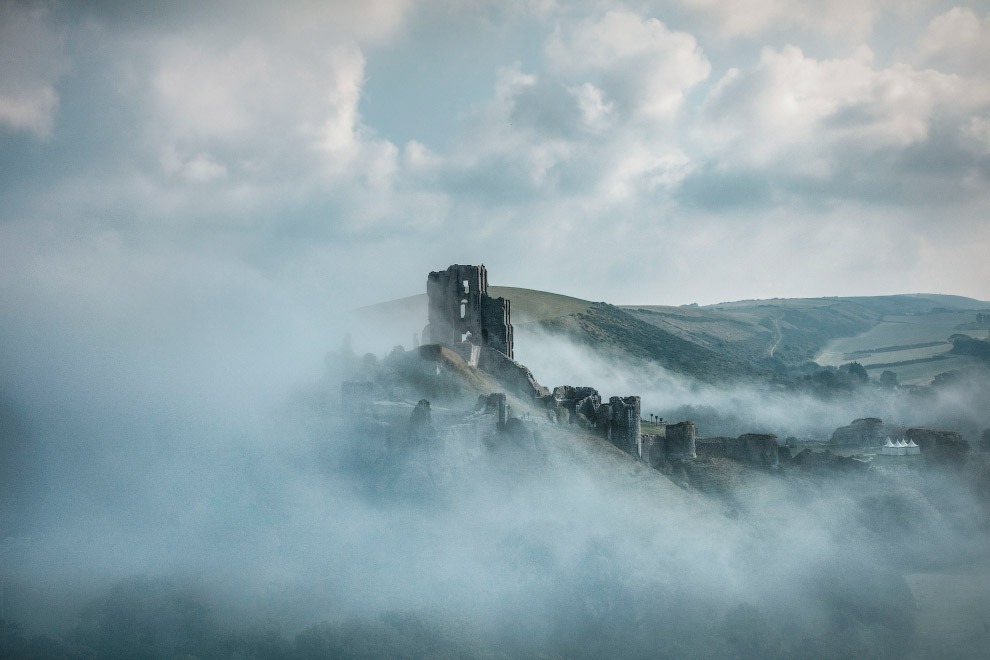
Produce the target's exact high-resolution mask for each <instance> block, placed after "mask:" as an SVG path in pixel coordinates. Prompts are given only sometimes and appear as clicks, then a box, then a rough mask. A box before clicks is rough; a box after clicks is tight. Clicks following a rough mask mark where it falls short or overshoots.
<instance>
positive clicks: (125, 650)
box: [2, 327, 990, 658]
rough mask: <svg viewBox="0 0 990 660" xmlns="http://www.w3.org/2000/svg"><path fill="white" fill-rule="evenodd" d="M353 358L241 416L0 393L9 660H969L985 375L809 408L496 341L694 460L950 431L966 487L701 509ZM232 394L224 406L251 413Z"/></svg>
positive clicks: (925, 478)
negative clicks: (770, 437) (728, 439)
mask: <svg viewBox="0 0 990 660" xmlns="http://www.w3.org/2000/svg"><path fill="white" fill-rule="evenodd" d="M360 341H361V344H362V348H361V349H359V350H358V351H355V350H353V349H351V348H350V346H349V344H348V343H346V342H345V343H344V344H343V346H344V347H343V348H339V349H338V348H336V347H334V348H332V349H331V350H330V351H329V352H328V353H327V354H326V358H325V359H324V360H323V361H322V362H323V364H322V370H323V373H322V374H319V373H318V372H317V374H316V375H315V376H304V377H302V378H299V379H297V380H296V381H294V382H293V383H292V385H291V386H289V387H287V388H286V387H283V388H282V389H281V394H280V395H277V396H276V395H275V394H274V393H275V391H276V390H277V389H278V388H276V387H274V386H272V393H273V396H272V397H271V398H270V399H268V400H264V401H263V400H262V399H249V398H245V399H240V400H241V401H242V402H244V403H249V404H250V405H246V406H244V407H242V408H235V407H231V408H230V409H226V410H218V409H217V408H215V407H214V406H212V405H206V406H204V405H201V404H199V403H198V401H197V399H196V398H195V397H190V396H189V395H188V392H183V391H178V390H174V389H173V385H172V384H171V383H168V382H158V383H156V384H154V385H153V386H151V388H152V389H153V390H154V392H155V396H153V397H152V396H148V392H142V391H135V390H132V389H129V388H120V387H116V386H114V385H108V386H107V387H106V388H105V389H101V388H100V387H97V386H94V387H93V388H92V389H91V390H90V391H86V392H78V391H77V394H76V396H75V397H72V398H71V399H70V398H63V399H62V400H59V398H60V397H65V390H64V389H62V390H58V389H55V390H53V391H54V392H58V394H55V395H52V396H50V397H48V398H45V397H42V396H39V395H38V394H37V391H34V392H33V394H34V395H35V397H37V398H34V399H33V400H26V399H25V397H23V396H19V393H18V392H17V391H12V390H10V389H8V390H7V391H6V392H5V398H4V411H3V412H4V414H3V419H4V426H3V435H4V444H3V447H4V461H3V465H4V471H5V472H4V481H3V484H4V486H3V487H4V493H3V503H4V505H3V506H4V509H3V518H2V520H3V534H2V537H3V546H2V552H3V562H2V567H3V571H4V572H3V576H2V578H3V582H2V585H3V620H4V624H3V625H4V636H3V638H2V643H3V644H4V647H3V649H4V654H5V657H12V658H15V657H24V658H28V657H30V658H48V657H52V658H54V657H59V658H66V657H68V658H76V657H79V658H83V657H87V658H88V657H99V658H118V657H119V658H123V657H128V658H132V657H133V658H137V657H147V658H177V657H183V658H185V657H200V658H316V657H320V658H325V657H333V658H336V657H341V658H349V657H353V658H379V657H409V658H414V657H416V658H418V657H479V658H483V657H498V658H517V657H518V658H536V657H561V658H600V657H616V658H646V657H650V658H654V657H671V658H691V657H694V658H710V657H740V658H768V657H780V658H785V657H788V658H790V657H807V658H823V657H835V658H850V657H862V658H875V657H899V658H900V657H909V658H926V657H946V655H945V654H946V653H949V655H951V656H952V657H979V655H980V654H981V653H982V649H983V648H985V646H984V644H985V643H986V641H987V640H986V632H985V630H986V629H985V627H984V626H985V623H986V622H985V621H984V618H983V612H985V611H986V610H985V606H986V605H987V601H988V593H990V592H988V591H987V589H985V587H986V585H987V584H988V581H990V557H988V556H987V550H986V548H987V547H990V545H988V544H987V541H988V540H990V539H988V537H987V532H988V521H990V518H988V513H990V512H988V508H987V507H988V499H987V498H988V492H987V491H986V486H985V484H986V483H987V478H988V467H990V462H988V461H987V460H986V457H987V456H988V455H987V454H985V453H983V452H982V451H980V449H981V447H982V445H980V438H979V436H974V435H973V433H976V432H978V431H979V430H981V429H984V428H987V427H990V419H988V412H987V409H986V407H985V406H984V405H981V404H982V402H984V401H985V393H986V392H987V391H988V390H987V381H986V375H985V373H983V374H981V373H976V372H973V373H970V374H969V375H967V376H965V377H961V378H958V379H956V380H954V381H949V382H946V383H943V384H942V385H940V386H938V387H931V388H925V389H920V390H919V389H916V388H915V389H896V390H889V389H883V388H880V387H878V386H876V385H875V384H872V385H871V384H864V385H863V386H861V387H857V388H856V389H855V390H852V391H843V392H840V393H838V394H833V395H830V396H822V395H820V394H818V393H815V392H814V391H808V390H806V389H802V388H800V387H783V386H781V385H780V384H775V383H767V382H765V381H753V382H738V381H734V382H732V383H726V384H724V385H719V384H717V383H716V384H713V383H710V382H709V383H704V382H700V381H697V380H694V379H692V378H691V377H688V376H684V375H678V374H676V373H673V372H670V371H668V370H666V369H664V368H663V367H661V366H659V365H657V364H651V363H649V362H644V361H634V360H629V359H628V358H626V357H623V356H621V355H619V354H616V353H614V352H611V351H609V350H608V349H607V348H603V350H601V351H596V350H593V349H589V347H588V346H587V345H581V344H577V343H574V342H573V341H571V340H569V339H568V338H567V337H564V336H554V335H553V334H552V333H547V332H544V331H541V330H539V329H537V328H534V327H529V328H528V329H527V328H526V327H524V328H523V329H522V331H521V332H518V334H517V336H516V359H517V361H519V362H521V363H524V364H526V365H527V366H528V367H530V368H531V369H532V371H533V373H534V375H536V376H537V378H539V379H540V380H541V381H542V382H545V383H547V384H557V383H573V384H579V385H584V384H593V385H594V386H595V387H596V388H598V389H599V390H600V391H601V392H602V393H603V395H605V396H607V395H612V394H620V395H623V396H624V395H627V394H631V393H636V394H639V395H641V396H642V400H643V416H644V417H645V416H646V414H647V412H651V413H653V412H655V413H657V414H659V415H660V416H663V417H665V418H667V419H669V420H671V421H679V420H680V419H688V418H690V419H693V420H694V421H695V423H696V424H697V426H698V429H699V431H698V432H699V435H702V436H704V435H708V436H712V435H738V434H741V433H745V432H762V433H774V434H776V435H777V436H778V437H779V438H780V439H781V441H783V439H784V438H785V437H794V438H796V439H798V440H801V441H804V442H809V443H814V442H819V443H820V442H824V441H826V440H827V439H828V436H829V432H830V431H831V430H832V429H834V428H835V427H837V426H841V425H843V424H847V423H848V422H849V421H850V420H852V419H855V418H857V417H862V416H876V417H882V418H883V419H884V420H885V421H886V422H888V423H889V424H891V425H894V426H900V427H908V426H917V425H925V426H933V427H935V428H949V429H957V430H961V431H964V433H965V436H966V439H967V440H968V441H969V443H970V445H971V451H970V452H969V453H968V455H967V456H966V459H965V460H964V461H962V462H959V461H944V462H938V461H934V460H929V461H925V462H921V463H919V462H914V463H911V464H909V465H903V466H901V465H896V464H890V463H885V464H883V465H878V466H875V467H873V468H871V469H869V470H857V471H854V472H844V471H838V470H833V471H828V470H817V471H816V470H806V469H799V468H797V467H794V466H790V467H788V466H786V465H784V464H783V463H782V464H781V467H780V468H778V469H775V470H766V469H758V468H756V467H753V466H744V465H734V466H733V467H732V470H733V471H732V472H731V483H730V485H729V486H728V487H725V488H722V489H719V490H717V491H705V490H704V489H703V488H699V487H696V485H695V486H692V485H691V483H688V482H685V481H683V480H680V481H679V480H678V479H677V478H675V476H674V475H670V474H663V473H661V472H659V471H657V470H654V469H652V468H651V467H649V466H648V465H644V464H643V463H642V462H638V461H635V460H633V458H632V457H630V456H628V455H627V454H625V453H623V452H621V451H619V450H618V449H616V447H614V446H613V445H612V444H611V443H609V442H607V441H606V440H604V439H602V438H601V437H599V436H597V435H595V434H594V433H592V432H590V431H587V430H582V429H581V428H580V427H575V426H573V425H571V426H566V425H565V426H560V425H559V424H552V423H549V422H547V421H541V420H540V418H539V415H540V412H539V410H538V409H534V408H528V407H526V404H525V402H522V401H518V399H513V402H514V403H515V405H516V407H517V409H516V411H515V414H517V415H519V416H520V417H521V418H522V419H525V420H527V421H526V422H525V424H523V425H519V428H521V429H522V430H521V431H519V432H518V433H516V434H505V433H501V434H500V433H498V432H495V431H485V430H484V429H486V428H488V427H487V426H485V424H488V422H487V421H485V419H486V418H485V416H484V415H483V414H482V413H481V412H479V411H478V408H477V407H476V406H474V405H473V398H472V397H475V396H476V389H477V388H482V389H480V390H477V391H480V392H482V394H484V393H486V390H485V389H484V388H485V387H488V386H489V385H490V383H488V382H487V381H484V380H472V379H477V378H484V377H486V376H484V374H481V373H479V374H478V375H475V374H474V372H473V371H472V370H471V369H470V368H468V369H467V371H465V373H464V374H463V375H461V376H458V377H459V378H460V377H463V378H466V379H467V380H463V381H461V380H455V381H451V382H453V383H454V385H451V386H449V387H447V388H446V389H444V390H432V391H431V392H428V393H425V390H424V389H423V388H424V387H425V386H424V384H423V381H421V380H420V379H419V376H418V374H419V373H420V372H419V371H418V370H415V371H414V372H407V371H404V369H405V367H402V368H399V367H396V366H395V365H398V364H406V362H400V361H399V360H400V358H401V359H407V357H408V356H413V355H415V354H416V353H415V351H411V352H407V353H397V352H396V351H395V350H391V351H390V350H386V349H385V346H386V345H387V343H382V344H381V345H380V347H379V349H378V352H377V353H376V351H371V352H365V353H363V354H362V351H363V349H364V347H365V346H367V345H368V342H369V341H371V342H373V341H374V340H373V338H372V337H370V336H369V335H363V336H362V339H361V340H360ZM334 343H335V344H336V343H337V342H334ZM355 343H357V342H355ZM22 359H26V358H22ZM314 360H315V361H316V362H319V357H318V356H315V357H314ZM190 364H191V363H190ZM461 364H463V363H461ZM140 365H141V361H138V360H136V361H135V363H133V364H130V365H122V367H123V369H124V370H132V369H133V370H139V369H140ZM80 368H81V367H80ZM431 368H432V367H431ZM459 368H464V367H459ZM417 369H418V368H417ZM55 373H56V372H55V371H52V372H51V373H50V374H49V375H48V376H47V377H54V374H55ZM243 373H245V372H244V371H241V372H239V373H238V374H237V376H236V378H234V379H230V380H229V382H230V384H231V386H232V387H233V386H237V387H240V388H243V389H245V390H248V391H250V390H254V389H255V388H258V389H262V390H264V389H265V386H264V385H263V384H261V383H258V384H256V385H254V386H252V385H251V384H249V383H244V382H242V381H241V376H242V375H243ZM410 373H412V374H413V377H412V378H410ZM91 375H95V374H91ZM42 376H44V374H37V375H36V377H38V378H39V379H42ZM221 378H222V379H223V380H228V379H229V378H230V377H227V378H224V377H221ZM355 380H357V381H377V382H379V383H386V384H392V385H395V388H396V389H395V390H394V391H392V392H391V393H390V394H387V395H385V396H384V399H383V400H382V402H381V403H376V404H375V405H374V406H373V409H367V410H365V412H364V413H361V414H357V415H355V414H354V413H353V412H352V411H350V410H349V409H348V406H347V401H346V400H345V399H343V398H342V390H341V385H342V383H344V382H351V381H355ZM458 383H461V384H460V385H459V384H458ZM463 383H466V384H463ZM462 390H463V391H462ZM22 393H23V391H22V392H21V394H22ZM427 394H429V395H430V396H432V401H431V403H432V421H431V425H430V426H429V427H428V428H429V431H428V432H423V431H417V432H414V431H413V427H412V426H411V421H410V415H411V414H412V411H413V408H414V405H413V404H414V403H415V401H416V399H417V398H419V397H420V396H421V395H423V396H426V395H427ZM376 398H377V397H376ZM389 401H391V403H389ZM479 420H480V421H479ZM478 429H482V430H481V431H478ZM971 429H974V430H975V431H970V430H971ZM817 449H818V450H819V451H820V447H818V448H817ZM784 450H787V449H784V448H782V451H784ZM787 451H789V450H787ZM729 463H732V461H729Z"/></svg>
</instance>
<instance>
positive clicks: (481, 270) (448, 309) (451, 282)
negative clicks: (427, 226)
mask: <svg viewBox="0 0 990 660" xmlns="http://www.w3.org/2000/svg"><path fill="white" fill-rule="evenodd" d="M426 294H427V296H428V297H429V299H430V302H429V316H428V319H429V323H428V325H427V326H426V328H425V329H424V330H423V343H424V344H440V345H441V346H446V347H448V348H452V349H454V350H456V351H457V352H458V353H460V354H461V355H462V357H464V358H465V360H466V361H467V362H469V363H474V364H477V360H478V357H477V353H478V351H475V350H473V349H471V348H470V347H471V346H478V347H480V348H482V349H484V348H493V349H495V350H497V351H499V352H500V353H502V354H503V355H505V356H506V357H508V358H510V359H511V358H512V322H511V320H510V315H509V301H508V300H506V299H505V298H492V297H491V296H489V295H488V271H487V270H486V269H485V267H484V266H462V265H459V264H454V265H453V266H450V267H449V268H447V270H445V271H439V272H437V271H434V272H432V273H430V274H429V276H428V277H427V278H426Z"/></svg>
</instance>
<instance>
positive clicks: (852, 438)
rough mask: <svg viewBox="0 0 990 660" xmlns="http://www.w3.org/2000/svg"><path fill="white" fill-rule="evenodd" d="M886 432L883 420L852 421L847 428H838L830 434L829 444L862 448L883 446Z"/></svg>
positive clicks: (877, 418) (871, 418)
mask: <svg viewBox="0 0 990 660" xmlns="http://www.w3.org/2000/svg"><path fill="white" fill-rule="evenodd" d="M885 436H886V431H885V429H884V425H883V420H882V419H880V418H879V417H864V418H862V419H854V420H853V422H852V424H850V425H848V426H840V427H839V428H837V429H835V431H833V433H832V439H831V442H833V443H834V444H839V445H852V444H861V445H864V446H880V445H882V444H883V440H884V437H885Z"/></svg>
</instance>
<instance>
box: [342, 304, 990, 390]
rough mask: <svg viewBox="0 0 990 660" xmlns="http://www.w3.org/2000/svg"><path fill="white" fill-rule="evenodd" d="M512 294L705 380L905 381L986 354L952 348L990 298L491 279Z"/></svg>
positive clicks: (592, 340)
mask: <svg viewBox="0 0 990 660" xmlns="http://www.w3.org/2000/svg"><path fill="white" fill-rule="evenodd" d="M489 293H490V294H491V295H493V296H502V297H505V298H508V299H509V300H511V301H512V322H513V324H515V325H516V326H521V327H525V326H527V325H532V326H534V327H539V328H542V329H544V330H546V331H549V332H550V333H559V334H562V335H564V336H566V337H568V338H569V339H570V340H572V341H576V342H578V343H581V344H586V345H594V346H599V347H603V348H606V349H607V350H610V351H617V352H623V353H625V354H627V355H631V356H633V357H635V358H637V359H644V360H653V361H655V362H658V363H659V364H662V365H664V366H665V367H667V368H669V369H671V370H674V371H677V372H680V373H686V374H690V375H692V376H695V377H697V378H700V379H702V380H708V381H711V380H718V379H726V378H727V379H737V378H742V377H755V378H760V379H762V378H770V377H772V374H774V373H776V374H784V373H792V372H793V371H794V370H795V369H797V368H800V367H801V365H806V364H808V363H810V362H812V361H814V362H817V363H818V364H821V365H840V364H844V363H847V362H852V361H858V362H860V363H861V364H863V365H864V366H866V368H867V370H868V371H869V373H870V374H871V376H873V377H878V376H879V374H880V372H881V371H883V370H885V369H890V370H891V371H894V372H895V373H896V374H897V375H898V379H899V380H900V382H902V383H927V382H929V381H931V380H932V378H934V376H935V375H937V374H939V373H942V372H945V371H949V370H951V369H957V368H960V367H964V366H967V365H970V364H975V363H979V360H978V359H977V358H974V357H970V356H961V355H953V354H949V353H948V351H949V350H951V348H952V344H951V343H950V342H949V336H950V335H952V334H955V333H963V334H968V335H970V336H972V337H976V338H981V339H982V338H986V337H987V334H988V331H990V324H987V323H985V322H983V323H981V322H977V318H976V314H977V312H978V310H990V302H984V301H980V300H974V299H972V298H964V297H961V296H948V295H938V294H908V295H896V296H864V297H826V298H792V299H776V298H775V299H770V300H741V301H735V302H725V303H719V304H716V305H708V306H704V307H695V306H689V307H670V306H661V305H625V306H621V307H615V306H612V305H608V304H605V303H592V302H590V301H587V300H582V299H580V298H573V297H570V296H562V295H559V294H555V293H550V292H546V291H536V290H533V289H523V288H516V287H494V286H493V287H489ZM426 305H427V299H426V294H421V295H417V296H410V297H408V298H402V299H399V300H394V301H390V302H386V303H381V304H378V305H371V306H368V307H363V308H361V309H359V310H356V311H355V316H356V317H357V318H359V319H361V320H362V321H364V322H369V323H373V324H374V325H375V326H377V327H379V328H382V327H393V328H402V334H401V336H402V337H409V336H411V334H412V333H414V332H420V331H421V330H422V328H423V326H425V325H426Z"/></svg>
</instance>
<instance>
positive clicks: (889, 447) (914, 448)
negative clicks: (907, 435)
mask: <svg viewBox="0 0 990 660" xmlns="http://www.w3.org/2000/svg"><path fill="white" fill-rule="evenodd" d="M880 451H881V453H882V454H883V455H884V456H908V455H911V454H920V453H921V447H919V446H918V445H916V444H915V443H914V440H911V442H904V439H903V438H902V439H900V440H898V441H897V442H894V441H893V440H891V439H890V436H888V437H887V442H886V443H885V444H884V446H883V448H882V449H881V450H880Z"/></svg>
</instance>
